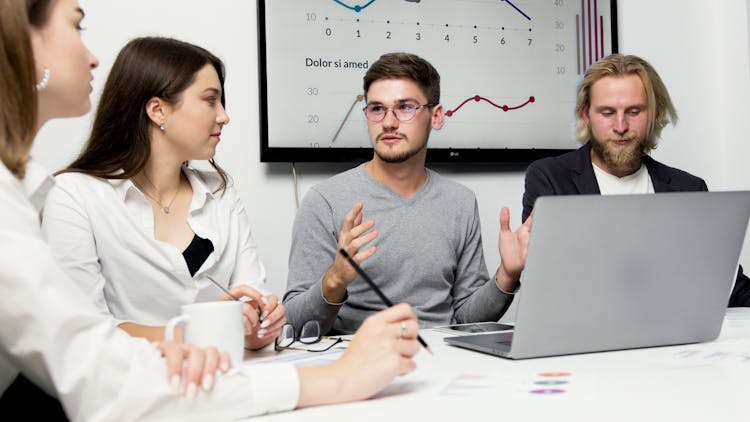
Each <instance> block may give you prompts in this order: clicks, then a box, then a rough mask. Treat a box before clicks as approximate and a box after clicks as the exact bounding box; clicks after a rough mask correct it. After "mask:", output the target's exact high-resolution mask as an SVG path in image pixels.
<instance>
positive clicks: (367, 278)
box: [339, 248, 433, 355]
mask: <svg viewBox="0 0 750 422" xmlns="http://www.w3.org/2000/svg"><path fill="white" fill-rule="evenodd" d="M339 252H340V253H341V255H342V256H343V257H344V258H346V260H347V261H348V262H349V265H351V266H352V268H354V271H356V272H357V274H359V275H360V277H362V279H364V280H365V282H367V284H369V285H370V287H371V288H372V290H374V291H375V293H376V294H377V295H378V297H380V300H382V301H383V303H385V306H388V307H391V306H393V302H391V301H390V299H388V298H387V297H385V295H384V294H383V292H382V291H381V290H380V288H379V287H378V286H377V285H376V284H375V282H374V281H372V279H371V278H370V276H368V275H367V273H366V272H365V271H364V270H363V269H362V268H361V267H360V266H359V265H357V263H356V262H354V260H353V259H352V257H351V256H349V254H348V253H346V251H345V250H344V249H343V248H341V249H339ZM417 340H418V341H419V344H421V345H422V347H424V349H425V350H427V351H428V352H429V353H430V354H431V355H432V354H433V353H432V349H430V346H428V345H427V343H426V342H425V341H424V339H423V338H422V336H420V335H419V333H417Z"/></svg>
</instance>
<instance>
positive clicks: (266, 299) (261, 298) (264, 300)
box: [260, 296, 268, 304]
mask: <svg viewBox="0 0 750 422" xmlns="http://www.w3.org/2000/svg"><path fill="white" fill-rule="evenodd" d="M260 300H261V301H263V303H265V304H268V298H267V297H265V296H261V297H260Z"/></svg>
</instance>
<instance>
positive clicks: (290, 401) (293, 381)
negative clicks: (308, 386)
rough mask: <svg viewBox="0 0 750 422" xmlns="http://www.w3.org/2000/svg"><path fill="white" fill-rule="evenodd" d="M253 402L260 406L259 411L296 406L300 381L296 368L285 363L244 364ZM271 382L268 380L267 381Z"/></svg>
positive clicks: (272, 410) (275, 410) (282, 409)
mask: <svg viewBox="0 0 750 422" xmlns="http://www.w3.org/2000/svg"><path fill="white" fill-rule="evenodd" d="M242 371H243V372H244V373H245V374H246V375H247V377H248V379H249V381H250V384H251V388H252V395H253V398H252V400H253V402H254V403H258V404H259V405H260V406H262V410H261V412H260V413H272V412H283V411H286V410H291V409H294V408H295V407H297V403H298V402H299V392H300V382H299V375H298V373H297V368H296V367H295V366H294V365H291V364H285V365H244V366H242ZM271 380H272V381H273V382H269V381H271Z"/></svg>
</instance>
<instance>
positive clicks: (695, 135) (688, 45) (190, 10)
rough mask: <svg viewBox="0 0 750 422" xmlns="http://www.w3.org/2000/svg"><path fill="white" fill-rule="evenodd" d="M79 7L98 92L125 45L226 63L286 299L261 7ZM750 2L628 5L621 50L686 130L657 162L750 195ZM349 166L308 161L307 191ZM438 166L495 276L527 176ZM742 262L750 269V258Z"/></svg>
mask: <svg viewBox="0 0 750 422" xmlns="http://www.w3.org/2000/svg"><path fill="white" fill-rule="evenodd" d="M79 1H80V3H81V5H82V7H83V8H84V9H85V10H86V14H87V18H86V20H85V22H84V26H85V27H87V28H88V29H87V31H86V32H85V34H84V38H85V41H86V42H87V44H88V46H89V47H90V49H91V50H92V51H93V52H94V53H95V54H96V55H97V56H98V57H99V59H100V61H101V66H100V68H99V70H98V71H96V73H95V74H96V80H95V87H94V95H95V96H96V95H98V94H99V92H100V91H101V87H102V85H103V82H104V79H105V78H106V74H107V72H108V69H109V67H110V66H111V64H112V62H113V60H114V57H115V56H116V54H117V52H118V51H119V49H120V48H121V47H122V45H123V44H124V43H125V42H126V41H127V40H128V39H130V38H132V37H135V36H140V35H162V36H172V37H175V38H180V39H183V40H186V41H189V42H193V43H196V44H199V45H201V46H203V47H205V48H207V49H209V50H211V51H212V52H214V53H215V54H217V55H218V56H219V57H221V58H222V59H223V60H224V61H225V64H226V66H227V81H226V90H227V98H228V111H229V114H230V116H231V118H232V121H231V123H230V125H229V126H228V127H227V128H226V129H225V131H224V132H223V135H222V143H221V144H220V145H219V149H218V153H217V160H218V162H219V163H220V164H221V165H222V166H224V167H225V168H226V169H227V170H228V171H229V172H230V173H231V174H232V176H233V178H234V180H235V182H236V184H237V187H238V189H239V192H240V194H241V195H242V198H243V200H244V203H245V205H246V206H247V208H248V211H249V215H250V219H251V225H252V227H253V229H254V235H255V238H256V240H257V242H258V244H259V246H260V252H261V257H262V259H263V261H264V262H265V264H266V267H267V268H268V272H269V282H270V285H271V287H272V289H273V290H274V291H275V292H277V293H279V294H281V293H283V291H284V287H285V284H286V275H287V256H288V252H289V244H290V238H291V224H292V221H293V218H294V212H295V209H294V193H293V187H292V182H291V172H290V169H289V165H288V164H262V163H260V162H259V141H258V130H259V129H258V82H257V79H258V72H257V60H256V55H257V49H256V45H257V37H256V31H257V29H256V24H255V14H256V10H255V2H251V1H247V0H215V1H212V2H205V1H203V0H127V1H126V0H111V1H94V0H79ZM271 1H274V0H271ZM748 1H749V0H723V1H721V2H705V1H701V0H661V1H658V2H655V1H650V0H620V1H619V15H620V19H619V25H620V46H621V51H622V52H625V53H632V54H638V55H641V56H643V57H645V58H646V59H648V60H649V61H651V62H652V63H653V64H654V66H655V67H656V68H657V70H658V71H659V72H660V74H661V75H662V77H663V78H664V80H665V82H666V84H667V86H668V87H669V89H670V92H671V94H672V96H673V99H674V101H675V104H676V106H677V109H678V112H679V113H680V117H681V120H680V123H679V125H678V126H677V127H676V128H674V129H672V128H668V129H666V130H665V131H664V133H663V143H662V145H661V146H660V148H659V149H658V150H657V151H656V152H655V153H654V157H655V158H656V159H658V160H661V161H664V162H666V163H668V164H670V165H672V166H675V167H679V168H682V169H684V170H686V171H689V172H691V173H694V174H696V175H699V176H701V177H703V178H704V179H706V180H707V182H708V185H709V187H710V188H711V189H712V190H723V189H750V176H749V175H748V174H749V173H748V171H746V170H745V169H744V166H743V165H742V164H743V163H744V162H747V157H750V140H748V139H747V135H746V133H745V132H744V130H743V129H744V123H746V121H747V120H748V118H750V113H748V111H750V110H749V104H748V101H749V100H748V98H750V95H748V94H750V70H749V66H750V56H749V55H748V52H749V51H750V49H749V47H748V22H749V21H750V12H749V11H748V8H747V2H748ZM209 5H210V6H209ZM53 77H54V75H53ZM90 120H91V116H90V115H88V116H84V117H82V118H79V119H71V120H67V121H56V122H52V123H50V124H49V125H48V126H47V127H45V128H44V129H43V131H42V133H41V134H40V136H39V139H38V141H37V143H36V146H35V148H34V151H33V153H34V156H35V157H36V158H37V159H38V160H40V161H41V162H42V163H44V164H46V165H47V166H49V167H50V168H53V169H57V168H60V167H62V166H64V165H65V164H66V163H67V162H69V161H70V160H71V159H72V158H73V156H74V155H75V153H76V152H77V151H78V150H79V149H80V147H81V145H82V143H83V141H84V139H85V136H86V133H87V131H88V128H89V125H90ZM563 135H564V134H561V136H563ZM362 136H366V134H365V133H363V134H362ZM571 147H574V144H572V143H571ZM348 167H349V166H347V165H342V164H335V165H333V164H304V165H303V164H298V165H297V169H298V172H299V174H300V177H299V188H300V195H303V194H304V193H305V192H306V191H307V190H308V189H309V188H310V186H312V185H314V184H315V183H318V182H320V181H322V180H323V179H325V178H326V177H328V176H330V175H333V174H335V173H337V172H339V171H341V170H344V169H346V168H348ZM434 168H435V169H436V170H438V171H440V172H441V173H443V174H446V175H448V176H449V177H452V178H453V179H455V180H457V181H459V182H461V183H463V184H465V185H467V186H468V187H470V188H471V189H473V190H474V192H476V194H477V197H478V199H479V207H480V213H481V218H482V224H483V230H482V232H483V235H484V242H485V244H484V248H485V256H486V260H487V265H488V266H489V268H490V271H493V270H494V268H496V267H497V265H498V264H499V257H498V256H497V233H498V228H499V224H498V221H497V215H498V210H499V208H500V207H501V206H504V205H507V206H510V207H511V217H512V225H513V226H516V225H518V224H519V220H520V212H521V196H522V194H523V169H516V170H515V171H508V170H501V169H498V168H496V167H494V166H463V167H445V168H443V167H434ZM709 219H710V216H707V220H709ZM701 223H702V222H696V224H701ZM746 243H747V244H750V242H746ZM742 262H744V263H746V264H747V266H749V267H750V253H749V252H748V251H745V253H744V255H743V259H742Z"/></svg>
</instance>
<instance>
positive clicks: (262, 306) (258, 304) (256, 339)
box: [207, 277, 286, 350]
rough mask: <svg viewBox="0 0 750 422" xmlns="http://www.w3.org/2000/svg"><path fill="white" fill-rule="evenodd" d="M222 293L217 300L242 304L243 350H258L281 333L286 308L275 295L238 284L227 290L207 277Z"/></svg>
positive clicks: (284, 322) (284, 321)
mask: <svg viewBox="0 0 750 422" xmlns="http://www.w3.org/2000/svg"><path fill="white" fill-rule="evenodd" d="M207 278H208V279H209V281H211V282H212V283H213V284H214V285H216V286H217V287H219V289H221V290H222V291H223V292H224V293H223V294H222V295H221V296H219V300H236V301H239V302H243V304H242V314H243V318H244V325H245V348H247V349H250V350H256V349H260V348H262V347H264V346H266V345H268V344H270V343H271V342H272V341H273V340H274V339H275V338H276V337H278V335H279V334H280V333H281V327H282V326H283V325H284V324H286V316H285V312H286V308H285V307H284V305H283V304H281V302H280V301H279V298H278V297H276V295H263V294H261V292H259V291H258V290H256V289H254V288H252V287H250V286H247V285H244V284H238V285H236V286H233V287H232V288H231V289H227V288H226V287H224V286H223V285H222V284H221V283H218V282H216V281H215V280H214V279H213V278H211V277H207Z"/></svg>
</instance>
